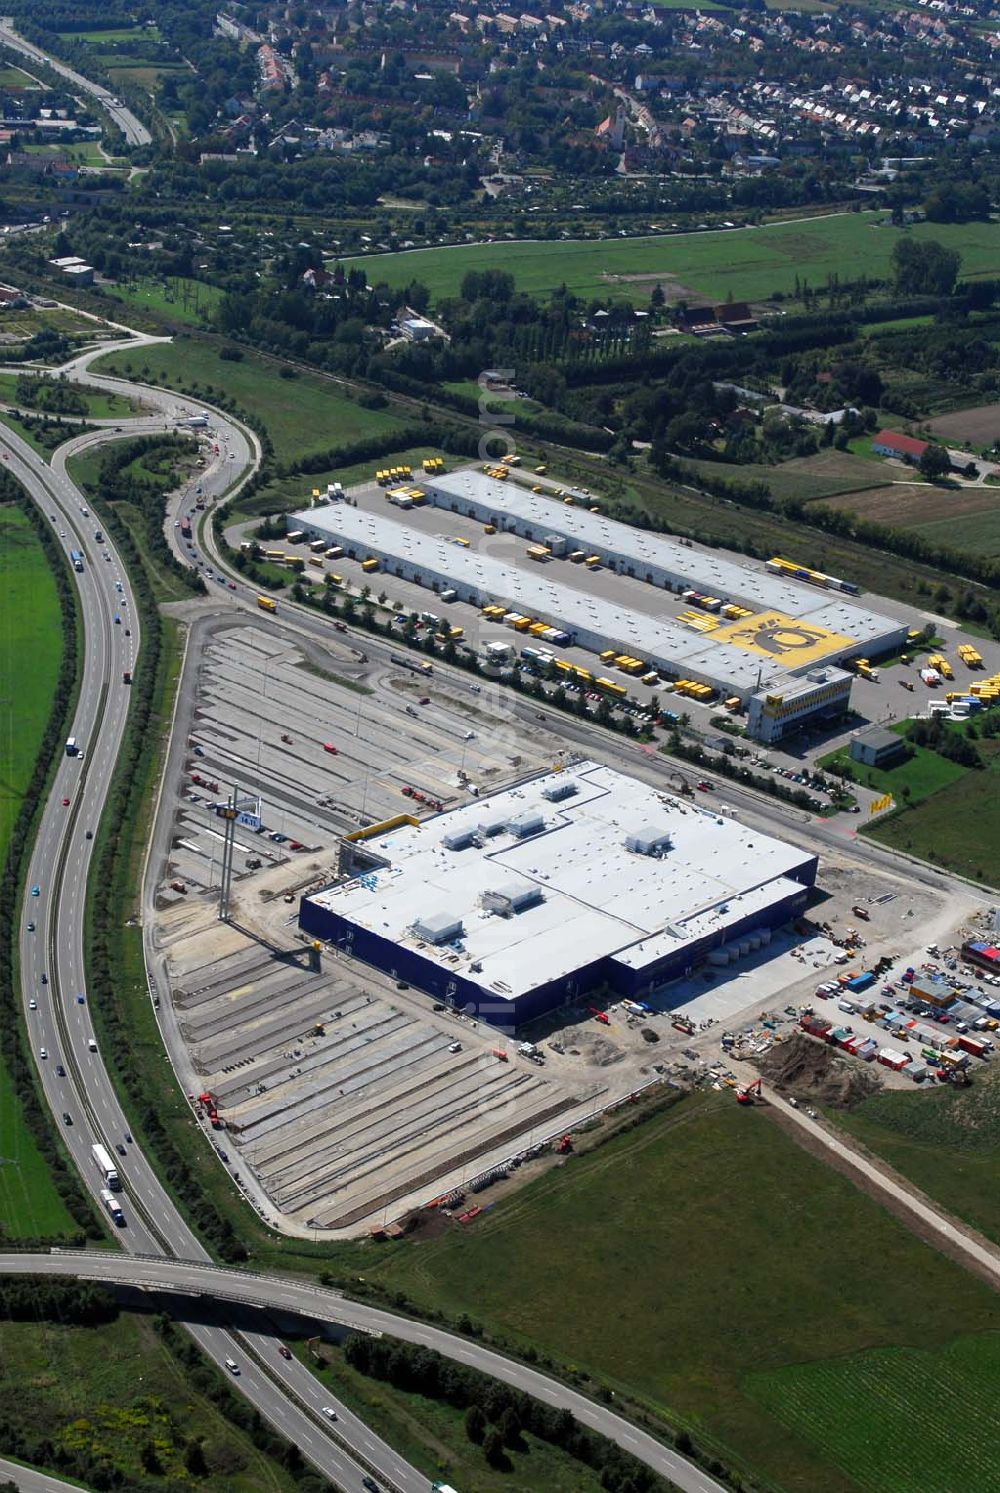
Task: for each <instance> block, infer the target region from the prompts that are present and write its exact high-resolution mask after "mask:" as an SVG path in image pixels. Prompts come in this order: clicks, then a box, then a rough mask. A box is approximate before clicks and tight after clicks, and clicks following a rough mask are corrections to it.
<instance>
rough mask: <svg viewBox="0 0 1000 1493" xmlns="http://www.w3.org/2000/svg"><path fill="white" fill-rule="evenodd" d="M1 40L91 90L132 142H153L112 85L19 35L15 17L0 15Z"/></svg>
mask: <svg viewBox="0 0 1000 1493" xmlns="http://www.w3.org/2000/svg"><path fill="white" fill-rule="evenodd" d="M0 42H2V43H3V45H4V46H5V47H10V49H11V51H13V52H20V53H21V55H22V57H30V58H31V60H32V62H44V63H45V64H46V65H47V66H48V67H50V68H51V69H52V71H53V72H56V73H58V74H59V76H60V77H61V78H65V79H66V81H67V83H72V85H73V87H74V88H75V89H78V90H79V91H80V92H81V93H87V94H89V95H90V97H91V98H92V99H93V100H94V102H95V103H96V104H99V105H100V107H101V108H102V109H103V110H104V111H105V113H106V114H109V115H110V116H111V118H112V120H113V121H114V123H115V124H116V125H117V126H118V128H119V129H120V130H121V132H122V134H123V135H124V136H125V139H126V141H127V143H128V144H129V145H149V144H150V143H151V141H152V139H153V137H152V135H151V134H150V133H149V131H148V130H147V128H146V126H145V125H144V124H143V122H142V120H141V119H137V118H136V116H135V115H134V114H133V113H132V111H131V109H127V108H126V107H125V105H124V104H118V103H115V102H114V99H115V95H114V94H113V93H111V92H110V90H109V89H107V88H105V87H104V86H103V85H102V84H100V83H92V82H91V81H90V79H89V78H85V77H84V76H83V74H82V73H78V72H74V70H73V69H72V68H71V67H67V66H66V64H65V63H64V62H60V61H59V60H58V59H57V58H55V57H50V56H49V55H48V53H47V52H43V51H42V49H41V48H40V47H36V46H35V45H34V44H33V43H32V42H30V41H25V39H24V37H23V36H19V35H18V33H17V32H16V31H15V30H14V26H13V19H12V17H10V16H4V17H3V18H2V19H0Z"/></svg>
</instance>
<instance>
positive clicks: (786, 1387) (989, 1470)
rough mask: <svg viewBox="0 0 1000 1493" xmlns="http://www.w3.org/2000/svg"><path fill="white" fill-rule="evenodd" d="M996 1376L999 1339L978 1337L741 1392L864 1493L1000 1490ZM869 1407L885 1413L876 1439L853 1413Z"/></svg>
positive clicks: (890, 1352) (853, 1360) (790, 1371)
mask: <svg viewBox="0 0 1000 1493" xmlns="http://www.w3.org/2000/svg"><path fill="white" fill-rule="evenodd" d="M998 1374H1000V1333H981V1334H980V1335H978V1336H977V1337H967V1338H959V1339H958V1340H957V1341H955V1342H948V1343H946V1344H945V1345H944V1346H938V1345H937V1344H936V1343H935V1342H934V1341H933V1339H929V1340H928V1343H927V1345H926V1346H925V1347H923V1348H892V1349H877V1350H875V1351H872V1352H868V1353H861V1354H858V1355H857V1356H855V1357H849V1358H841V1359H837V1360H835V1361H831V1360H828V1361H827V1362H825V1363H811V1364H805V1365H796V1366H795V1367H790V1368H787V1369H778V1370H777V1371H775V1372H772V1373H770V1374H759V1375H758V1374H752V1375H751V1376H750V1378H749V1380H748V1384H747V1388H748V1392H749V1393H750V1394H752V1395H753V1396H754V1397H755V1398H757V1399H758V1400H759V1402H760V1403H761V1404H762V1405H764V1406H766V1407H767V1409H768V1410H769V1411H770V1412H771V1414H772V1415H774V1416H776V1417H777V1418H778V1419H779V1420H781V1421H783V1422H784V1423H785V1425H787V1426H788V1428H789V1430H791V1431H794V1432H796V1433H797V1434H798V1435H800V1436H804V1437H806V1438H807V1439H808V1440H810V1441H812V1442H814V1443H815V1444H816V1445H817V1446H820V1447H822V1448H823V1449H824V1450H825V1452H826V1453H827V1455H828V1456H829V1457H830V1458H831V1459H832V1460H834V1461H837V1462H839V1463H840V1465H841V1466H842V1467H844V1468H845V1470H846V1471H847V1472H849V1473H850V1475H851V1476H852V1477H853V1478H854V1479H855V1480H856V1482H857V1484H858V1486H859V1487H860V1488H864V1489H865V1490H866V1493H913V1490H914V1489H916V1488H919V1489H920V1493H956V1489H959V1488H961V1489H964V1490H966V1493H972V1490H975V1493H997V1490H1000V1420H998V1419H997V1416H996V1414H995V1412H994V1402H995V1397H996V1393H995V1386H996V1384H997V1375H998ZM866 1405H878V1406H879V1407H880V1409H881V1410H882V1413H883V1415H884V1417H885V1423H884V1426H883V1428H882V1430H881V1433H879V1432H878V1431H875V1430H873V1427H872V1425H871V1422H870V1420H869V1417H868V1416H867V1415H865V1414H864V1413H862V1414H859V1413H858V1407H859V1406H861V1407H864V1406H866ZM909 1406H913V1407H920V1408H919V1412H918V1419H917V1420H916V1421H915V1422H914V1423H913V1424H912V1425H911V1426H909V1427H906V1429H905V1430H904V1429H903V1423H904V1422H905V1420H907V1419H909V1417H908V1415H907V1407H909ZM973 1428H974V1429H973ZM900 1431H902V1434H899V1432H900Z"/></svg>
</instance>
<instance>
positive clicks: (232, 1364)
mask: <svg viewBox="0 0 1000 1493" xmlns="http://www.w3.org/2000/svg"><path fill="white" fill-rule="evenodd" d="M226 1368H227V1369H228V1370H229V1372H230V1373H231V1374H236V1375H237V1376H239V1372H240V1366H239V1364H238V1363H237V1362H236V1359H235V1358H227V1359H226Z"/></svg>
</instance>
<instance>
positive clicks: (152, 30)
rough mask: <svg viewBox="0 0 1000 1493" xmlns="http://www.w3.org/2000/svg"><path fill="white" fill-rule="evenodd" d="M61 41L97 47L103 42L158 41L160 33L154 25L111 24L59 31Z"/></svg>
mask: <svg viewBox="0 0 1000 1493" xmlns="http://www.w3.org/2000/svg"><path fill="white" fill-rule="evenodd" d="M57 35H59V36H60V37H62V39H63V41H82V42H85V43H86V45H87V46H88V47H99V46H103V45H104V44H105V43H111V44H114V43H117V42H132V41H159V40H160V33H159V30H158V29H157V27H156V26H112V27H108V28H107V29H106V30H100V29H98V30H94V31H91V30H90V29H89V28H88V29H87V30H80V31H60V32H58V33H57Z"/></svg>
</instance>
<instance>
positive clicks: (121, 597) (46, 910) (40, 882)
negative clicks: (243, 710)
mask: <svg viewBox="0 0 1000 1493" xmlns="http://www.w3.org/2000/svg"><path fill="white" fill-rule="evenodd" d="M107 435H108V436H112V435H113V432H108V433H107ZM0 453H2V456H3V459H4V460H5V461H6V463H7V465H8V468H9V470H10V471H11V473H12V474H13V475H14V476H15V477H17V478H18V479H19V480H20V481H21V482H22V483H23V484H24V486H25V488H26V490H27V491H28V492H29V494H30V495H31V496H32V497H33V498H34V499H35V501H36V502H37V503H38V504H39V506H40V508H41V509H42V511H43V513H45V515H46V516H47V518H49V520H50V521H52V518H53V515H54V528H55V529H56V530H57V532H58V534H59V537H60V539H61V541H62V543H63V546H64V548H65V549H66V550H67V552H68V551H69V550H70V549H71V548H72V549H79V550H82V551H83V554H84V556H85V559H84V570H83V572H82V574H80V575H79V576H78V577H77V579H78V589H79V595H80V607H81V617H82V623H83V630H84V636H85V639H86V647H85V648H84V668H83V676H82V679H81V687H80V695H79V700H78V704H77V709H76V714H75V716H74V719H73V725H72V729H71V733H70V734H71V735H72V736H74V737H75V738H76V740H77V741H78V743H79V744H80V746H81V747H82V749H83V750H82V755H80V756H76V757H70V756H63V757H62V758H61V759H60V762H59V765H58V770H57V773H56V777H55V781H54V784H53V789H52V793H51V796H50V798H49V801H48V803H47V804H46V806H45V808H44V810H43V814H42V818H41V823H40V826H39V830H38V836H37V839H36V842H35V845H34V847H33V849H32V853H31V858H30V861H29V866H28V872H27V887H28V889H29V891H28V894H27V895H26V897H25V902H24V909H23V921H22V926H21V930H20V939H19V941H20V958H21V983H22V1004H23V1009H24V1019H25V1022H26V1026H27V1031H28V1035H29V1041H30V1044H31V1048H32V1051H33V1053H34V1056H35V1059H36V1063H37V1066H38V1070H39V1073H40V1077H41V1083H42V1088H43V1091H44V1094H45V1098H46V1100H47V1102H48V1105H49V1108H50V1109H51V1110H52V1113H53V1115H54V1117H55V1119H56V1121H57V1122H58V1123H59V1124H60V1128H61V1130H62V1135H63V1139H64V1141H65V1143H66V1145H67V1147H68V1149H69V1151H70V1154H71V1155H72V1158H73V1161H74V1163H75V1164H76V1166H77V1168H78V1170H79V1172H80V1175H81V1177H82V1179H83V1181H84V1183H85V1185H86V1186H87V1187H88V1188H89V1189H90V1191H91V1192H92V1194H94V1196H95V1198H98V1197H99V1193H100V1190H101V1187H102V1185H103V1177H102V1176H101V1174H100V1173H99V1171H98V1168H97V1166H96V1164H95V1161H94V1158H93V1155H92V1151H91V1147H92V1146H93V1144H94V1143H95V1141H101V1142H103V1143H104V1144H105V1145H106V1146H107V1148H108V1149H109V1151H110V1152H111V1153H112V1156H113V1158H114V1160H115V1162H116V1164H117V1166H118V1167H119V1169H120V1174H121V1177H122V1181H123V1184H124V1190H123V1191H122V1192H121V1193H120V1194H119V1199H120V1201H121V1203H122V1206H123V1211H124V1214H125V1219H126V1225H125V1227H124V1228H122V1229H121V1230H119V1231H118V1242H119V1243H120V1244H121V1245H122V1247H123V1248H124V1249H125V1250H126V1251H128V1252H135V1253H139V1254H144V1255H145V1254H160V1255H179V1256H181V1257H183V1258H187V1259H198V1260H204V1261H206V1262H207V1260H208V1258H209V1257H208V1255H207V1253H206V1251H205V1250H204V1249H203V1248H202V1246H201V1244H200V1242H199V1240H198V1239H197V1237H196V1236H195V1234H194V1233H193V1232H192V1230H191V1229H190V1228H189V1227H188V1226H187V1224H186V1223H185V1221H184V1219H183V1217H182V1216H181V1214H180V1212H179V1211H178V1209H177V1208H176V1206H175V1204H174V1203H173V1201H172V1199H171V1198H170V1196H169V1194H168V1193H167V1192H166V1190H165V1189H164V1188H163V1186H162V1185H161V1183H160V1182H159V1179H158V1178H157V1176H156V1174H155V1173H154V1171H153V1170H152V1168H151V1166H150V1164H149V1162H148V1161H147V1159H146V1157H145V1156H144V1155H143V1153H142V1151H141V1150H140V1149H139V1147H138V1146H136V1145H135V1144H134V1143H133V1142H132V1141H131V1138H130V1132H129V1122H128V1120H127V1118H126V1116H125V1114H124V1113H123V1111H122V1109H121V1106H120V1104H119V1102H118V1097H117V1094H116V1092H115V1088H114V1085H113V1083H112V1081H111V1079H110V1077H109V1074H108V1072H107V1069H106V1068H105V1066H104V1062H103V1060H102V1057H101V1054H100V1052H99V1051H98V1050H97V1047H98V1044H97V1040H96V1035H95V1031H94V1027H93V1024H92V1022H91V1016H90V1006H89V1004H88V1002H87V998H86V989H87V987H86V977H85V966H84V937H83V932H84V918H85V910H86V887H87V878H88V875H89V872H90V860H91V854H92V850H93V842H92V841H91V840H90V839H89V838H88V837H87V832H88V831H92V830H94V829H96V826H97V824H98V821H99V819H100V816H101V812H102V810H103V806H104V801H105V797H106V794H107V791H108V786H109V784H110V781H111V775H112V772H113V768H114V763H115V760H116V758H117V755H118V751H119V748H120V744H121V739H122V734H123V731H124V727H125V720H126V713H127V709H128V699H129V687H128V686H127V685H125V684H124V683H123V682H122V671H123V670H124V669H134V666H135V660H136V657H137V654H138V648H139V643H140V637H139V629H138V619H137V618H136V616H135V606H134V598H133V595H132V590H131V586H130V583H129V578H128V575H127V574H126V572H125V570H124V568H123V567H122V565H121V563H120V560H119V557H118V556H117V554H116V552H115V550H114V548H113V546H112V545H111V544H110V543H107V542H104V543H101V544H98V543H97V542H96V541H95V539H94V531H95V529H96V527H97V521H96V520H95V518H94V516H93V515H92V514H87V513H86V512H85V509H86V501H85V499H84V497H83V495H82V494H81V493H80V492H79V490H78V489H76V488H75V487H74V486H73V484H72V483H71V482H70V481H69V479H68V478H67V477H66V475H65V472H64V470H63V469H62V465H61V464H60V467H59V469H57V468H56V466H55V464H54V465H53V468H52V469H51V470H50V469H49V468H48V467H47V466H46V464H45V462H44V461H43V460H42V459H41V458H40V457H39V456H37V455H36V453H35V452H34V451H33V450H32V449H31V447H30V446H28V445H27V443H26V442H25V441H23V440H22V439H21V438H20V437H19V436H18V435H16V434H15V433H14V432H13V431H11V430H9V429H7V428H6V427H3V428H0ZM105 553H107V555H108V556H109V557H110V558H109V559H107V560H106V559H104V558H103V556H104V554H105ZM119 587H120V589H119ZM116 617H118V618H120V619H121V620H120V621H118V622H116V621H115V620H114V619H115V618H116ZM64 799H68V800H69V803H68V804H64V802H63V801H64ZM36 886H37V887H38V896H32V895H31V892H30V889H31V888H34V887H36ZM31 923H33V924H34V928H33V929H32V928H31V927H30V926H29V925H30V924H31ZM43 976H44V979H43ZM80 996H82V997H83V1000H82V1001H81V1000H80V999H79V997H80ZM60 1068H62V1069H63V1072H62V1073H60V1072H59V1069H60ZM66 1115H68V1116H69V1123H66V1122H65V1120H64V1118H63V1117H64V1116H66ZM116 1147H121V1151H122V1152H123V1153H124V1154H123V1155H120V1154H118V1153H117V1152H116V1150H115V1148H116ZM189 1330H190V1331H191V1332H192V1335H193V1336H194V1338H195V1339H196V1341H197V1342H198V1344H199V1346H200V1347H201V1348H202V1350H203V1351H204V1352H205V1353H207V1354H208V1356H209V1357H211V1358H212V1359H213V1360H214V1361H215V1362H216V1363H217V1364H218V1365H220V1366H224V1365H225V1361H226V1359H227V1358H233V1359H235V1360H236V1361H237V1362H238V1363H239V1364H240V1365H241V1369H242V1372H241V1374H240V1377H239V1379H236V1380H234V1384H236V1385H237V1386H238V1387H239V1388H240V1389H241V1391H242V1392H243V1393H244V1394H245V1395H246V1396H247V1397H248V1398H249V1399H250V1400H251V1401H252V1402H253V1404H254V1405H255V1406H256V1408H257V1409H258V1410H259V1411H260V1413H261V1415H262V1416H263V1417H264V1418H265V1419H266V1420H268V1421H269V1422H270V1423H271V1424H272V1425H273V1426H274V1427H275V1429H276V1430H278V1431H279V1432H280V1433H281V1434H283V1435H285V1436H286V1437H288V1438H289V1439H290V1440H291V1441H293V1442H294V1443H295V1444H296V1445H297V1446H298V1447H299V1448H300V1450H301V1451H302V1453H303V1455H304V1456H306V1457H307V1458H308V1459H309V1460H310V1461H311V1462H312V1463H313V1464H314V1465H315V1466H316V1467H317V1468H319V1469H320V1470H321V1471H322V1472H323V1473H324V1474H325V1475H326V1476H327V1477H328V1478H330V1479H331V1480H332V1481H333V1482H334V1483H335V1484H336V1485H337V1486H338V1487H340V1488H342V1489H345V1490H347V1493H361V1490H362V1488H363V1478H364V1476H365V1475H366V1471H367V1466H371V1467H372V1468H374V1470H375V1471H376V1472H377V1474H378V1475H379V1476H380V1477H381V1478H382V1479H383V1480H384V1481H385V1482H386V1483H387V1484H389V1485H390V1486H392V1487H395V1488H398V1489H400V1490H403V1493H426V1490H427V1488H428V1486H429V1484H428V1479H427V1478H425V1477H423V1476H422V1475H421V1474H419V1473H418V1472H416V1470H415V1469H414V1468H412V1467H410V1466H409V1464H408V1463H406V1462H405V1461H404V1460H403V1459H402V1458H401V1457H399V1456H397V1454H396V1453H395V1452H394V1451H393V1450H392V1448H391V1447H389V1446H388V1445H386V1444H385V1443H383V1442H381V1441H380V1440H379V1439H378V1438H377V1437H375V1436H373V1435H372V1433H371V1432H370V1431H368V1429H367V1427H365V1426H363V1425H362V1424H361V1423H360V1422H358V1421H356V1420H355V1419H354V1418H353V1417H351V1416H350V1414H349V1413H348V1412H347V1411H346V1409H344V1408H343V1407H340V1406H339V1405H338V1403H337V1401H335V1400H332V1399H331V1396H330V1395H329V1393H328V1392H327V1391H325V1390H324V1389H323V1388H322V1386H321V1385H320V1384H319V1383H318V1381H317V1380H316V1379H315V1378H314V1377H313V1375H312V1374H310V1373H309V1372H308V1370H307V1369H306V1368H305V1367H304V1366H303V1365H301V1364H299V1363H298V1362H297V1361H295V1360H293V1361H291V1362H287V1361H286V1360H284V1359H282V1358H280V1357H279V1355H278V1352H277V1344H276V1340H275V1337H274V1336H273V1334H269V1333H266V1332H263V1331H262V1332H260V1333H253V1334H241V1335H240V1336H239V1337H237V1336H235V1335H234V1334H233V1333H231V1332H230V1331H228V1330H227V1329H225V1328H223V1327H213V1326H203V1325H195V1326H192V1327H191V1328H190V1329H189ZM327 1404H332V1405H333V1406H334V1407H335V1408H337V1409H338V1410H340V1411H342V1417H341V1424H340V1425H339V1426H338V1429H337V1432H336V1433H332V1432H331V1431H330V1430H329V1429H328V1426H327V1422H326V1420H325V1418H324V1417H323V1415H322V1408H323V1406H324V1405H327ZM334 1434H336V1436H337V1437H339V1439H334ZM341 1442H343V1443H344V1445H342V1444H341ZM347 1444H350V1445H352V1446H361V1447H362V1448H363V1450H362V1451H360V1452H359V1454H358V1455H359V1457H360V1459H361V1460H355V1459H354V1457H352V1456H351V1455H350V1454H349V1453H348V1452H347V1451H346V1450H345V1449H344V1446H345V1445H347ZM362 1461H363V1462H364V1463H365V1464H367V1465H366V1466H363V1465H361V1463H362Z"/></svg>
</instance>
